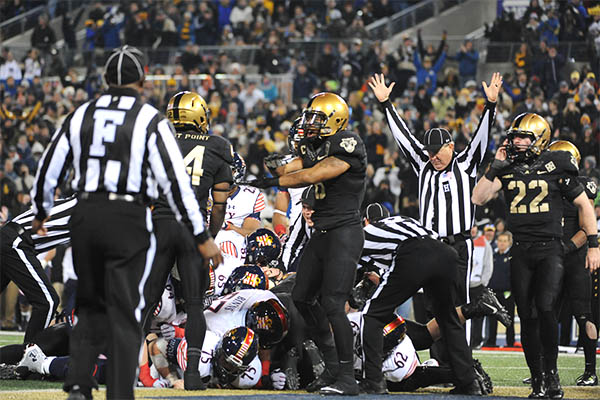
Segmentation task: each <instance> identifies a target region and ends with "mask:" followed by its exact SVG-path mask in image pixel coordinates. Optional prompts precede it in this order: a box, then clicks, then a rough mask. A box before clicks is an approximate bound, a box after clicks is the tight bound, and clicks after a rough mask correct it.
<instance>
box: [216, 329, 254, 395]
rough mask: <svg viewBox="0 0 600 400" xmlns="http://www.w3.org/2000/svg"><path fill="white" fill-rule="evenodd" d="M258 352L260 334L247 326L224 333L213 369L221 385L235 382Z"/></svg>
mask: <svg viewBox="0 0 600 400" xmlns="http://www.w3.org/2000/svg"><path fill="white" fill-rule="evenodd" d="M257 354H258V336H257V335H256V334H255V332H254V331H253V330H252V329H249V328H247V327H245V326H240V327H238V328H234V329H231V330H229V331H227V332H226V333H225V334H224V335H223V339H221V343H220V344H219V346H218V347H217V351H216V353H215V356H214V357H213V370H214V373H215V376H216V377H217V379H218V380H219V383H220V384H221V385H227V384H229V383H231V382H233V381H234V380H235V379H236V378H237V377H238V376H240V375H241V374H242V373H243V372H244V371H246V370H247V369H248V366H249V365H250V363H251V362H252V360H254V357H256V356H257Z"/></svg>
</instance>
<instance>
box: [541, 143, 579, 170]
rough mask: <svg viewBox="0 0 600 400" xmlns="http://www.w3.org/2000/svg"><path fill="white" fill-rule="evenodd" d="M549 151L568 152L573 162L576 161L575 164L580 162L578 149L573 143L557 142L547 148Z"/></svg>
mask: <svg viewBox="0 0 600 400" xmlns="http://www.w3.org/2000/svg"><path fill="white" fill-rule="evenodd" d="M548 150H550V151H568V152H569V153H571V155H572V156H573V157H575V160H577V164H579V163H580V162H581V154H580V153H579V149H578V148H577V146H575V145H574V144H573V143H571V142H569V141H568V140H557V141H556V142H554V143H552V144H551V145H550V147H548Z"/></svg>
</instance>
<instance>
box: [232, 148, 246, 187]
mask: <svg viewBox="0 0 600 400" xmlns="http://www.w3.org/2000/svg"><path fill="white" fill-rule="evenodd" d="M231 172H232V174H233V183H235V184H236V185H237V184H238V182H240V181H243V180H244V178H245V177H246V161H244V158H243V157H242V156H240V155H239V154H238V153H237V152H234V153H233V165H232V166H231Z"/></svg>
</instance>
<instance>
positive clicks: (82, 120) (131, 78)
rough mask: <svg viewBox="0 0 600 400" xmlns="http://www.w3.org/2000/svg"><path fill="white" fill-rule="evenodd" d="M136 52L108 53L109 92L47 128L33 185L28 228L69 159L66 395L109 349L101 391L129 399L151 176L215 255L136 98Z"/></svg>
mask: <svg viewBox="0 0 600 400" xmlns="http://www.w3.org/2000/svg"><path fill="white" fill-rule="evenodd" d="M144 66H145V61H144V56H143V54H142V52H141V51H139V50H138V49H136V48H133V47H130V46H123V47H121V48H118V49H116V50H115V51H114V52H113V53H112V54H111V55H110V56H109V58H108V60H107V62H106V65H105V71H104V78H105V80H106V83H107V84H108V86H109V88H108V90H107V91H106V92H105V93H103V94H102V95H101V96H100V97H98V98H97V99H95V100H91V101H88V102H87V103H84V104H83V105H81V106H79V107H78V108H77V109H76V110H75V111H74V112H73V113H72V114H70V115H69V116H68V117H67V118H66V120H65V121H64V123H63V124H62V126H61V127H60V128H59V129H58V131H57V132H56V133H55V135H54V137H53V138H52V141H51V142H50V144H49V146H48V148H47V149H46V151H45V152H44V155H43V157H42V159H41V161H40V166H39V168H38V173H37V175H36V179H35V184H34V186H33V188H32V191H31V197H32V199H33V209H34V213H35V219H34V221H33V223H32V231H33V232H43V231H44V229H45V228H44V226H43V224H44V221H45V220H46V218H47V215H48V212H49V210H50V209H51V207H52V204H53V201H54V191H55V188H56V186H57V185H58V184H59V182H60V181H61V180H62V178H63V177H64V176H65V175H66V174H65V172H66V170H67V169H68V168H69V167H73V169H74V171H75V173H74V178H73V181H72V183H71V185H72V188H73V190H75V191H76V192H78V203H77V206H76V207H75V208H74V210H73V214H72V216H71V242H72V246H73V261H74V265H75V272H76V273H77V276H78V278H79V286H78V290H77V297H76V309H77V313H78V317H79V322H78V324H77V325H76V326H75V328H74V330H73V334H72V338H71V345H70V355H71V360H70V361H69V373H68V375H67V378H66V380H65V385H64V389H65V390H66V391H69V392H70V395H69V399H83V398H92V395H91V390H92V388H93V387H97V383H96V381H95V379H94V378H93V377H92V372H93V365H94V362H95V360H96V358H97V356H98V354H99V353H100V352H101V351H104V349H105V348H107V349H108V351H107V356H108V368H107V398H109V399H117V398H118V399H132V398H133V397H134V393H133V388H134V386H135V383H136V370H137V366H138V356H139V353H140V346H141V344H142V329H141V315H142V309H143V308H144V305H145V298H144V290H145V283H146V281H147V278H148V275H149V273H150V269H151V266H152V262H153V259H154V255H155V250H156V239H155V236H154V234H153V227H152V219H151V214H150V209H149V208H148V207H147V205H148V204H149V201H150V199H154V198H156V197H157V196H158V190H157V186H156V184H155V182H157V183H158V186H159V187H160V189H161V190H162V192H163V193H164V194H165V195H166V197H167V199H168V201H169V204H170V206H171V208H172V209H173V212H175V214H176V216H177V217H178V219H180V220H181V222H183V223H184V224H185V225H186V226H188V227H189V229H190V230H191V231H192V233H193V235H194V237H195V240H196V244H197V245H198V249H199V251H200V252H201V253H202V255H203V257H204V260H205V261H206V262H208V261H209V260H211V261H213V262H214V263H215V265H216V264H219V262H220V261H221V255H220V252H219V249H218V247H217V246H216V245H215V244H214V242H213V240H212V239H211V237H210V234H209V233H208V231H207V230H206V229H205V226H204V221H203V218H202V214H201V213H200V207H199V205H198V202H197V200H196V197H195V196H194V192H193V191H192V188H191V185H190V178H189V176H188V175H187V173H186V171H185V167H184V164H183V158H182V156H181V153H180V151H179V148H178V147H177V143H176V142H175V137H174V131H173V128H172V125H171V124H170V123H169V121H168V120H167V119H166V118H165V117H164V116H163V115H162V114H160V113H159V112H158V110H156V109H155V108H154V107H152V106H151V105H149V104H145V103H144V102H142V101H141V100H140V91H141V89H142V86H143V82H144V78H145V75H144Z"/></svg>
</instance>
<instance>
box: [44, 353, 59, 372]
mask: <svg viewBox="0 0 600 400" xmlns="http://www.w3.org/2000/svg"><path fill="white" fill-rule="evenodd" d="M55 358H56V357H46V358H45V359H44V361H42V374H44V375H50V364H52V361H54V359H55Z"/></svg>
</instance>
